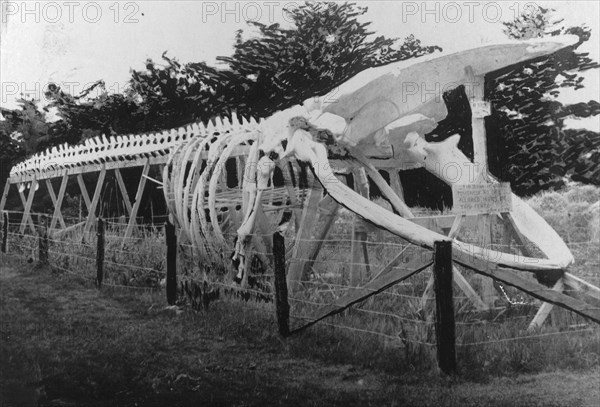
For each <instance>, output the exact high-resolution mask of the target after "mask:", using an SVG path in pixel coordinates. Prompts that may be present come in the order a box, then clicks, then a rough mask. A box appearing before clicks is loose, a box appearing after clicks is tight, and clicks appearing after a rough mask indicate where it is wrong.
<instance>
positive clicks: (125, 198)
mask: <svg viewBox="0 0 600 407" xmlns="http://www.w3.org/2000/svg"><path fill="white" fill-rule="evenodd" d="M115 178H116V179H117V184H119V190H120V191H121V195H122V196H123V202H125V208H126V209H127V215H131V210H132V207H131V200H130V199H129V194H128V193H127V188H126V187H125V181H123V175H121V170H119V169H118V168H115Z"/></svg>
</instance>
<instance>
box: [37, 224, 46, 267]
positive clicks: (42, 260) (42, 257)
mask: <svg viewBox="0 0 600 407" xmlns="http://www.w3.org/2000/svg"><path fill="white" fill-rule="evenodd" d="M38 262H39V264H44V265H46V264H48V217H47V216H46V215H41V216H40V226H39V228H38Z"/></svg>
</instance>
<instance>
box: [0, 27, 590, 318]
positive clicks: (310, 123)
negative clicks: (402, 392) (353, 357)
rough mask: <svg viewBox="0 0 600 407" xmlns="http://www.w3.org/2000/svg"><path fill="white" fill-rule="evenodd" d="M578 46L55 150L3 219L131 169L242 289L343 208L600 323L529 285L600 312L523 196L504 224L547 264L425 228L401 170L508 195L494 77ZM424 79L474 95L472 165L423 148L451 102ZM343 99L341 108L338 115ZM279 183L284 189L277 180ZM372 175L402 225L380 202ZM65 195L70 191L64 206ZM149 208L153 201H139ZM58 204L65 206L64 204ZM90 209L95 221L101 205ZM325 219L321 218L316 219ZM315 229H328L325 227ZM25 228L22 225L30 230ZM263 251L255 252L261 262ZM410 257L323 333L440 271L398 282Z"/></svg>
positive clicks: (416, 63) (449, 65)
mask: <svg viewBox="0 0 600 407" xmlns="http://www.w3.org/2000/svg"><path fill="white" fill-rule="evenodd" d="M574 43H575V39H574V38H573V37H552V38H551V39H541V40H530V41H525V42H510V43H502V44H494V45H487V46H485V47H481V48H479V49H475V50H467V51H464V52H460V53H455V54H447V55H441V56H440V55H439V54H437V55H429V56H426V57H422V58H417V59H412V60H408V61H401V62H398V63H394V64H389V65H386V66H383V67H379V68H373V69H368V70H366V71H363V72H362V73H359V74H358V75H356V76H355V77H354V78H351V79H350V80H349V81H347V82H346V83H344V84H342V85H341V86H340V87H339V88H337V89H335V90H334V92H332V94H328V95H324V96H321V97H317V98H313V99H309V100H308V101H306V102H305V103H304V104H303V105H300V106H294V107H292V108H289V109H286V110H283V111H280V112H277V113H275V114H274V115H272V116H271V117H269V118H266V119H263V120H260V121H257V120H254V119H250V120H246V119H244V118H240V119H238V118H237V117H236V116H235V114H232V116H231V118H223V119H221V118H216V119H215V120H214V122H210V123H208V124H207V125H202V124H198V123H195V124H192V125H190V126H186V127H182V128H179V129H173V130H171V131H166V132H162V133H154V134H147V135H130V136H119V137H116V138H112V139H110V140H108V139H107V138H106V137H105V136H102V137H96V138H93V139H89V140H86V142H85V143H84V144H82V145H78V146H67V145H64V146H60V147H58V148H56V147H55V148H52V149H50V150H47V151H45V152H43V153H40V154H36V155H35V156H33V157H31V158H30V159H29V160H26V161H25V162H22V163H19V164H17V165H16V166H15V167H13V169H12V170H11V174H10V178H9V180H8V181H7V184H6V187H5V191H4V194H3V196H2V202H0V210H2V209H3V208H4V203H5V201H6V195H7V191H8V187H9V186H10V185H11V184H17V185H18V186H19V191H20V193H22V191H23V190H24V189H26V185H27V186H29V185H31V186H37V182H38V181H39V180H42V179H46V180H48V179H49V178H53V177H58V176H62V177H63V183H64V184H65V185H66V181H65V180H66V179H67V177H68V176H69V175H74V174H81V173H84V172H96V171H101V174H104V173H105V171H106V170H107V169H111V168H114V169H115V171H117V172H118V169H119V168H126V167H131V166H139V165H144V166H145V167H144V168H146V167H147V166H148V165H149V164H161V165H163V172H162V186H163V193H164V196H165V200H166V203H167V207H168V211H169V217H170V219H171V221H172V222H173V223H175V224H176V226H178V228H179V229H180V231H181V234H182V235H183V236H184V237H185V238H186V239H187V240H188V241H189V242H191V244H192V246H193V247H194V248H195V250H197V251H198V252H199V253H200V254H201V255H202V256H204V258H205V259H207V260H212V261H217V262H218V261H221V262H222V260H223V258H224V257H225V256H227V255H228V254H229V253H231V252H233V255H232V259H233V260H234V264H236V265H237V270H236V272H237V278H238V279H239V280H240V281H241V283H242V284H243V285H244V284H246V283H247V281H248V274H249V269H250V264H251V261H252V255H256V256H258V257H259V259H260V260H261V261H262V263H263V264H264V265H267V264H269V256H268V253H269V252H270V249H271V248H270V246H269V245H270V243H269V241H268V240H266V239H260V238H258V237H257V234H262V235H268V234H270V233H273V232H274V230H276V229H277V228H280V229H281V228H284V227H285V224H286V223H285V220H286V219H288V220H290V218H291V219H293V222H294V224H295V231H296V234H297V240H296V242H295V245H294V247H293V249H294V250H293V253H294V254H296V255H297V256H298V257H303V256H304V255H305V254H306V253H305V252H306V247H301V246H300V245H299V244H298V242H299V241H300V240H302V239H300V238H301V237H302V238H306V237H308V238H310V237H311V233H312V232H314V231H315V230H316V232H315V235H317V236H319V235H320V236H325V235H326V233H327V230H328V227H329V225H330V224H331V222H332V220H333V219H334V218H335V214H336V211H337V208H338V207H340V206H341V207H345V208H346V209H348V210H349V211H351V212H353V213H355V214H356V215H358V216H359V217H360V218H362V219H364V220H366V221H367V223H369V224H371V225H375V226H376V227H377V228H379V229H382V230H387V231H389V232H390V233H392V234H393V235H396V236H398V237H400V238H402V239H404V240H406V241H408V242H410V243H412V244H413V245H415V246H418V247H421V248H424V249H426V250H432V249H433V247H434V243H435V242H437V241H449V242H451V243H452V248H453V260H454V261H455V262H456V263H458V264H460V265H463V266H465V267H467V268H470V269H472V270H474V271H476V272H477V273H479V274H482V275H485V276H488V277H492V278H494V279H496V280H498V281H500V282H502V283H504V284H508V285H511V286H515V287H518V288H519V289H521V290H524V291H525V292H527V293H529V294H531V295H532V296H534V297H536V298H539V299H541V300H543V301H545V302H546V303H550V304H558V305H560V306H562V307H565V308H567V309H569V310H572V311H574V312H576V313H579V314H581V315H583V316H585V317H587V318H590V319H592V320H594V321H596V322H600V310H599V308H598V306H597V304H596V305H590V304H588V303H586V302H584V301H581V300H579V299H576V298H573V297H570V296H567V295H566V294H564V293H562V292H561V291H560V290H558V289H552V288H548V287H546V286H544V285H542V284H539V283H537V282H534V281H532V280H531V279H529V278H526V277H525V276H524V275H523V273H522V272H531V273H535V274H536V275H543V274H544V273H552V274H553V275H558V281H557V282H556V285H555V287H554V288H557V287H559V286H560V287H562V286H563V285H569V286H570V287H572V288H575V289H578V290H581V291H585V292H586V294H588V295H589V296H590V297H592V299H593V300H594V301H600V289H598V288H597V287H595V286H593V285H591V284H589V283H587V282H585V281H583V280H581V279H579V278H577V277H575V276H573V275H571V274H570V273H568V268H569V266H570V265H571V264H572V263H573V256H572V254H571V252H570V251H569V249H568V247H567V246H566V244H565V243H564V242H563V241H562V239H561V238H560V237H559V236H558V235H557V233H556V232H555V231H554V230H553V229H552V228H551V227H550V226H549V225H548V224H547V223H546V222H545V221H544V220H543V219H542V218H541V217H540V216H539V215H538V214H537V213H536V212H535V211H533V210H532V209H531V208H530V207H529V206H528V205H527V204H526V203H524V202H523V201H522V200H521V199H519V198H518V197H516V196H515V195H514V194H513V196H512V209H511V211H510V212H507V213H502V214H501V216H502V218H503V220H504V221H506V222H510V223H511V224H512V226H513V227H514V230H515V232H516V235H517V236H518V237H519V238H521V239H522V241H523V243H527V242H531V243H533V244H534V245H535V246H536V247H537V249H539V252H541V253H542V256H537V257H536V256H533V255H526V254H524V255H515V254H512V253H504V252H501V251H497V250H491V249H489V248H484V247H480V246H478V245H473V244H467V243H465V242H463V241H461V240H460V234H459V229H460V226H461V220H462V219H464V216H460V215H458V216H453V217H452V218H453V219H454V220H453V221H452V224H451V230H450V233H449V234H448V235H443V234H440V233H438V232H436V231H435V230H431V229H429V228H427V227H424V226H422V223H423V222H421V220H422V219H420V218H419V217H416V216H414V215H413V213H412V211H411V209H410V208H409V207H408V206H407V205H406V203H405V202H404V199H403V196H402V190H401V189H402V188H401V185H400V182H399V179H398V177H397V176H398V170H402V169H406V168H417V167H424V168H425V169H427V170H428V171H430V172H432V173H433V174H435V175H436V176H438V177H439V178H440V179H442V180H443V181H444V182H446V183H447V184H448V185H461V184H470V183H472V182H473V180H477V181H476V182H478V183H483V184H485V185H493V184H496V183H497V181H496V180H495V179H494V178H493V177H492V176H491V175H490V174H488V173H487V171H486V169H485V168H486V167H485V165H484V164H485V163H486V162H487V158H486V155H485V127H484V126H483V118H484V117H485V115H486V114H489V104H487V103H486V102H485V101H484V100H483V83H484V75H485V74H487V73H490V72H493V71H494V70H497V69H500V68H502V67H504V66H509V65H512V64H516V63H519V62H523V61H528V60H531V59H534V58H538V57H542V56H544V55H548V54H551V53H553V52H557V51H559V50H560V49H562V48H565V47H568V46H570V45H572V44H574ZM425 80H428V81H430V82H431V83H434V82H435V83H444V84H451V85H452V86H453V87H457V86H460V85H464V86H465V87H466V88H467V87H470V92H469V93H470V95H469V96H470V103H471V111H472V126H473V142H474V153H475V154H474V155H475V160H474V161H471V160H469V159H468V158H467V157H466V156H465V155H464V154H463V153H462V152H461V151H460V150H459V149H458V147H457V144H458V141H459V140H460V135H454V136H451V137H449V138H447V139H446V140H444V141H441V142H436V143H434V142H427V141H425V139H424V138H423V134H425V133H428V132H430V131H431V130H432V129H434V128H435V126H436V123H437V122H438V121H439V120H441V119H443V118H444V117H445V116H446V114H447V111H446V108H445V104H444V103H443V102H442V101H440V100H439V99H441V98H439V97H438V99H436V98H435V96H434V97H433V98H430V99H427V98H424V97H423V94H419V92H415V86H414V85H415V84H422V83H423V81H425ZM332 95H333V96H332ZM438 96H440V95H438ZM333 97H335V99H333ZM331 100H334V103H328V101H331ZM232 160H233V161H232ZM232 162H233V166H234V168H233V169H232V168H231V163H232ZM456 163H459V164H460V165H462V166H463V167H464V168H465V171H463V172H462V173H461V174H459V176H458V177H450V176H448V174H447V173H445V172H444V171H440V169H443V168H446V167H447V166H448V165H449V164H456ZM482 163H483V164H482ZM305 165H308V167H309V168H310V170H311V172H310V173H308V174H307V175H306V176H305V178H306V179H305V184H306V182H307V181H306V180H308V179H309V178H310V179H311V180H312V181H313V184H312V189H310V188H309V189H310V190H309V191H307V189H306V186H307V185H304V187H302V185H300V184H299V180H298V176H299V174H302V172H303V171H304V170H305ZM382 169H383V170H387V171H389V172H390V175H391V179H390V182H389V183H388V181H386V180H385V179H384V178H383V177H382V176H381V174H380V172H379V171H380V170H382ZM394 172H395V174H394ZM231 173H234V174H235V178H236V181H235V185H234V186H231V185H229V183H230V182H229V181H230V180H229V178H230V174H231ZM276 173H278V174H279V175H280V178H283V181H280V182H279V183H276V182H275V179H274V175H275V174H276ZM311 173H312V176H311ZM348 173H351V174H353V175H354V179H355V182H354V184H355V187H354V188H355V189H356V190H353V189H352V188H350V187H348V186H347V185H346V184H345V183H344V182H343V177H340V175H343V174H348ZM145 175H146V176H147V171H146V172H145ZM368 177H369V178H371V180H372V181H373V183H374V184H375V185H377V187H378V188H379V189H380V191H381V193H382V195H383V197H384V198H385V199H386V200H387V201H389V203H390V204H391V207H392V208H393V209H394V211H395V213H394V212H391V211H389V210H386V209H384V208H383V207H382V206H380V205H378V204H376V203H374V202H372V201H370V200H369V199H368V181H367V179H368ZM117 178H119V177H117ZM144 179H145V178H144ZM78 181H80V179H78ZM100 183H101V182H100ZM300 183H301V182H300ZM80 185H81V184H80ZM140 185H143V184H140ZM49 189H51V188H49ZM96 189H97V191H96V193H94V197H93V199H92V200H90V199H89V198H87V200H90V201H95V200H97V197H98V196H99V188H96ZM142 189H143V188H142ZM63 190H64V188H63V186H62V185H61V191H62V192H61V194H60V195H62V193H64V191H63ZM33 193H34V191H33V190H32V191H30V198H28V199H27V202H25V199H24V197H23V195H22V199H23V200H24V205H25V203H27V207H28V208H30V207H31V202H30V201H31V199H32V197H33ZM138 193H140V190H139V189H138ZM139 196H140V199H141V194H140V195H139ZM59 198H60V199H58V202H60V200H61V199H62V197H60V196H59ZM53 202H54V203H55V206H56V207H57V211H55V217H56V215H57V212H58V215H59V216H58V218H59V219H60V205H56V203H57V201H56V200H53ZM91 208H92V209H93V210H92V211H91V213H90V216H91V218H93V216H94V212H95V206H93V207H91ZM317 212H320V213H321V214H319V215H318V216H317V215H316V213H317ZM134 213H135V212H134ZM286 214H287V215H289V216H287V218H286V216H285V215H286ZM134 217H135V216H134ZM317 217H318V220H319V223H321V225H317V224H316V222H317V221H316V219H317ZM290 222H291V221H290ZM290 222H288V223H290ZM26 223H27V219H26V217H25V216H24V217H23V221H22V225H21V227H22V229H24V228H25V226H26ZM88 223H89V220H88ZM53 224H54V219H53ZM128 229H129V228H128ZM313 229H314V230H313ZM234 235H235V236H234ZM234 237H235V238H234ZM304 240H306V239H304ZM251 246H254V248H255V249H256V250H255V251H251V250H250V247H251ZM317 251H318V250H317ZM317 251H315V250H314V248H311V249H310V250H309V252H310V255H309V257H311V256H312V259H313V260H314V257H315V256H316V253H317ZM250 254H252V255H250ZM400 257H401V255H398V257H397V258H396V259H394V260H393V261H392V262H391V263H390V264H388V266H387V267H384V268H383V269H382V270H381V271H380V272H379V273H378V274H377V276H376V277H375V278H373V280H372V281H370V282H369V283H367V284H366V285H365V286H363V287H360V288H359V289H357V290H354V291H352V292H351V293H350V294H348V295H347V296H344V297H342V298H339V299H338V300H337V301H336V302H335V303H333V304H331V305H330V307H328V308H327V309H326V310H325V311H323V312H322V313H321V314H320V315H316V316H315V318H314V320H313V321H317V320H319V319H322V318H324V317H326V316H328V315H331V314H333V313H336V312H340V311H341V310H343V309H345V308H347V307H348V306H350V305H351V304H354V303H356V302H358V301H361V300H363V299H365V298H367V297H368V296H370V295H373V294H375V293H377V292H380V291H382V290H384V289H386V288H388V287H389V286H391V285H393V284H395V283H397V282H399V281H402V280H403V279H405V278H407V277H408V276H410V275H413V274H414V273H416V272H418V271H420V270H422V269H423V268H425V267H426V266H428V265H429V264H430V263H431V262H430V261H428V260H427V259H426V260H425V261H424V262H419V261H416V260H415V261H413V262H412V263H410V264H411V266H412V269H411V270H408V271H405V272H397V271H394V270H393V265H394V264H396V262H398V261H399V259H400ZM299 263H300V266H297V267H291V266H290V270H289V271H288V285H289V287H290V289H292V290H298V289H300V284H299V282H300V281H301V279H302V278H303V276H304V274H305V270H306V267H307V264H309V263H310V262H306V261H301V262H299ZM455 273H457V274H456V277H458V280H459V283H460V281H462V283H461V284H466V285H467V286H468V283H466V281H465V280H464V278H462V280H460V278H461V277H462V276H460V273H458V271H456V270H455ZM554 280H556V279H554ZM467 288H470V287H467ZM470 290H471V291H472V289H470ZM466 292H469V290H467V291H466ZM471 297H472V299H473V301H474V302H478V301H479V302H481V300H480V299H478V298H477V296H476V295H472V296H471ZM483 307H485V305H483ZM542 308H543V309H540V312H538V315H536V317H535V318H534V321H532V324H531V326H532V327H535V326H539V325H541V323H543V321H544V319H545V317H546V316H547V314H548V304H545V305H544V306H543V307H542Z"/></svg>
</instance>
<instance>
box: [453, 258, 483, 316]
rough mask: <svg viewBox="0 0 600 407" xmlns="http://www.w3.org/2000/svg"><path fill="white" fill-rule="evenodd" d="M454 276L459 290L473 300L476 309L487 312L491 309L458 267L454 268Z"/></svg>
mask: <svg viewBox="0 0 600 407" xmlns="http://www.w3.org/2000/svg"><path fill="white" fill-rule="evenodd" d="M452 275H453V276H454V282H455V283H456V285H457V286H458V288H460V289H461V290H462V292H464V293H465V295H466V296H467V298H468V299H469V300H471V302H472V303H473V305H474V306H475V308H477V309H478V310H479V311H487V310H489V309H490V308H489V306H488V305H487V304H486V303H485V302H484V301H483V300H482V299H481V297H480V296H479V294H477V292H476V291H475V289H474V288H473V287H472V286H471V284H469V282H468V281H467V279H466V278H465V277H464V276H463V275H462V274H461V273H460V271H459V270H458V269H457V268H456V267H453V268H452Z"/></svg>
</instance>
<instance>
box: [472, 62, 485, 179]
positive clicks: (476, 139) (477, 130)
mask: <svg viewBox="0 0 600 407" xmlns="http://www.w3.org/2000/svg"><path fill="white" fill-rule="evenodd" d="M467 82H468V83H469V84H470V85H471V86H470V87H469V88H470V90H471V92H472V93H471V94H469V95H467V97H469V103H470V105H471V128H472V129H473V131H472V134H473V162H474V163H475V164H476V165H479V166H483V167H484V168H486V169H487V168H488V166H487V140H486V134H485V114H483V112H481V111H480V110H481V109H478V107H479V106H480V105H481V104H484V103H485V102H484V100H483V97H484V85H485V80H484V77H483V75H475V74H474V72H473V70H472V69H471V67H470V66H469V67H468V68H467ZM482 178H483V177H482ZM472 182H474V183H477V182H480V183H481V182H485V181H484V180H483V179H481V180H473V181H472Z"/></svg>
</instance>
